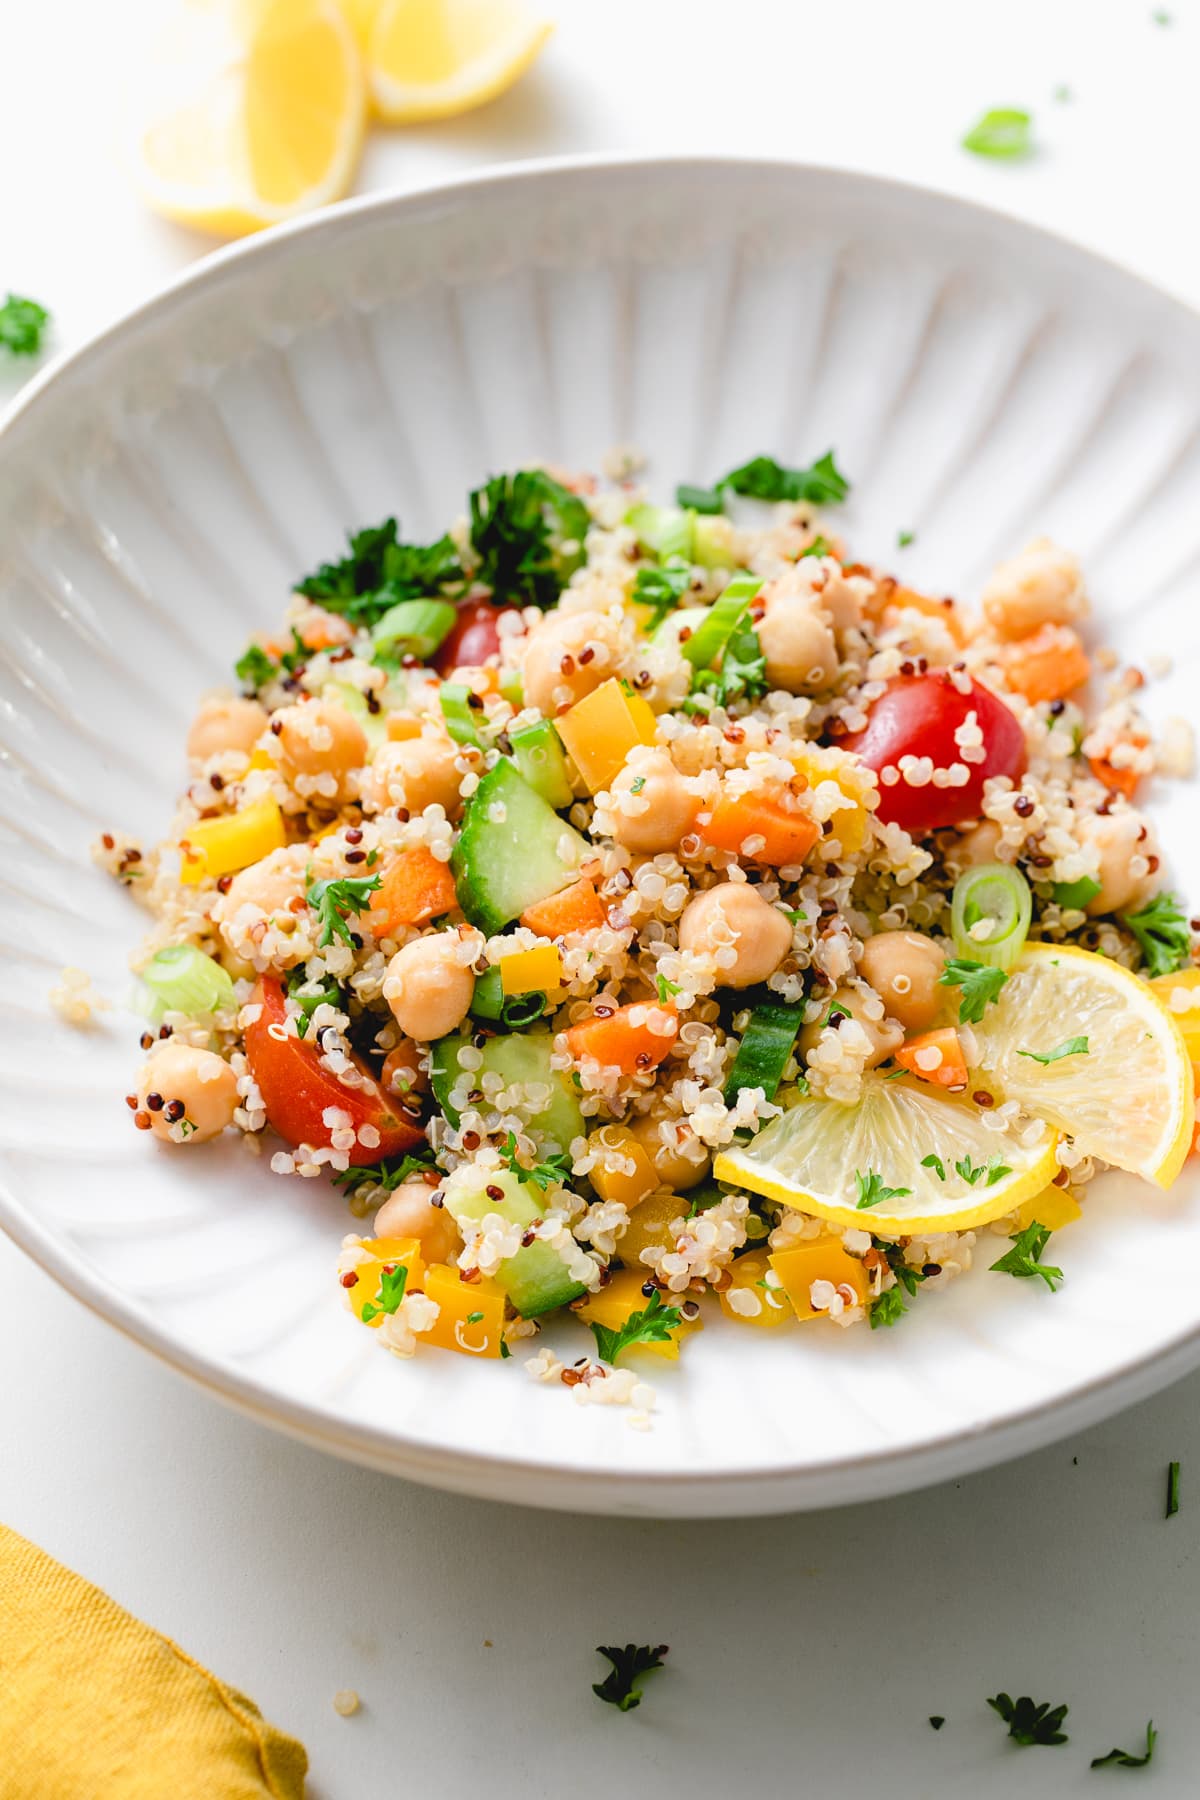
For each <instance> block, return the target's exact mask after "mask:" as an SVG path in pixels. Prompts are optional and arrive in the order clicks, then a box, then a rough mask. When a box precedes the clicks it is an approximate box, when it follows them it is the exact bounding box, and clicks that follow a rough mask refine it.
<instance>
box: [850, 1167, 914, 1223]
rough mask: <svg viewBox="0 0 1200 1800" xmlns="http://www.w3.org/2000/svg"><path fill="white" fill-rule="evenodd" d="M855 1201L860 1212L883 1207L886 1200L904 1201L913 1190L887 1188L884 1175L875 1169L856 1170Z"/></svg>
mask: <svg viewBox="0 0 1200 1800" xmlns="http://www.w3.org/2000/svg"><path fill="white" fill-rule="evenodd" d="M854 1186H855V1193H856V1197H855V1201H854V1204H855V1206H856V1207H857V1208H858V1210H859V1211H860V1212H862V1211H863V1210H864V1209H865V1208H866V1207H869V1206H881V1205H882V1204H883V1202H884V1201H885V1200H902V1199H903V1198H904V1197H905V1195H906V1194H911V1193H912V1189H911V1188H894V1187H887V1186H885V1184H884V1180H883V1177H882V1175H877V1174H876V1173H875V1170H874V1169H855V1171H854Z"/></svg>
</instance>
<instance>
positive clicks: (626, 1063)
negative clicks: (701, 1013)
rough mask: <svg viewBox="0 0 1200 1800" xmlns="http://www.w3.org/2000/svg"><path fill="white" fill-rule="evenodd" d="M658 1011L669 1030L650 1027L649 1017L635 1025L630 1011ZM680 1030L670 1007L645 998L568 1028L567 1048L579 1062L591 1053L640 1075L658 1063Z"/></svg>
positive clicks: (600, 1060)
mask: <svg viewBox="0 0 1200 1800" xmlns="http://www.w3.org/2000/svg"><path fill="white" fill-rule="evenodd" d="M635 1012H636V1013H639V1014H657V1016H658V1020H659V1021H663V1020H665V1021H667V1022H668V1023H669V1030H665V1031H651V1029H650V1026H649V1023H648V1021H647V1020H643V1022H642V1023H641V1024H638V1025H635V1024H634V1023H633V1022H632V1019H631V1017H630V1015H631V1014H632V1013H635ZM678 1033H679V1021H678V1019H677V1018H676V1017H675V1014H674V1013H673V1012H671V1011H670V1010H669V1009H668V1008H667V1007H663V1006H654V1005H652V1004H650V1003H648V1002H646V1001H642V1002H641V1003H640V1004H635V1005H633V1006H618V1007H617V1008H615V1010H614V1011H612V1012H611V1013H609V1014H608V1015H607V1016H603V1015H602V1014H601V1013H600V1012H596V1013H593V1015H592V1017H591V1018H590V1019H584V1020H583V1021H582V1022H581V1023H580V1024H578V1025H572V1026H571V1028H570V1030H569V1031H568V1032H567V1034H566V1037H567V1048H568V1049H569V1050H570V1052H571V1055H572V1056H573V1057H574V1058H575V1061H576V1062H583V1060H584V1059H585V1058H586V1057H592V1058H594V1059H595V1061H596V1062H598V1063H600V1064H601V1065H602V1067H604V1068H611V1067H614V1066H615V1067H616V1068H618V1069H621V1070H623V1071H624V1073H625V1074H626V1075H641V1074H643V1073H645V1071H646V1070H648V1069H653V1068H656V1067H657V1066H658V1064H659V1063H660V1062H661V1061H662V1059H663V1057H664V1056H666V1054H667V1052H668V1051H669V1050H670V1048H671V1045H672V1044H673V1043H674V1042H675V1039H676V1037H677V1036H678Z"/></svg>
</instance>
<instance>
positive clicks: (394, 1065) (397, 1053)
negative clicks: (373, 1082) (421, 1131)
mask: <svg viewBox="0 0 1200 1800" xmlns="http://www.w3.org/2000/svg"><path fill="white" fill-rule="evenodd" d="M379 1085H380V1087H381V1088H382V1089H383V1091H384V1093H385V1094H386V1095H387V1097H388V1099H389V1100H390V1099H392V1098H393V1097H394V1098H395V1099H396V1100H398V1101H399V1103H400V1105H401V1107H402V1108H404V1109H405V1110H406V1111H407V1110H409V1108H411V1107H412V1106H414V1105H415V1101H416V1096H417V1095H418V1094H424V1093H426V1092H428V1089H429V1076H428V1074H427V1073H426V1071H425V1070H424V1069H423V1068H422V1067H421V1052H420V1050H419V1049H418V1048H417V1046H416V1045H415V1044H411V1043H410V1042H409V1041H408V1039H407V1038H405V1039H404V1040H403V1041H402V1042H401V1043H399V1044H397V1045H396V1048H395V1049H394V1050H392V1051H391V1052H390V1053H389V1054H388V1056H387V1058H386V1060H385V1062H384V1065H383V1069H382V1070H381V1072H380V1076H379Z"/></svg>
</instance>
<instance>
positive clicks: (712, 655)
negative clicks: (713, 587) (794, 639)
mask: <svg viewBox="0 0 1200 1800" xmlns="http://www.w3.org/2000/svg"><path fill="white" fill-rule="evenodd" d="M761 586H762V582H761V580H760V579H759V577H758V576H757V575H735V576H734V578H733V580H732V581H731V582H730V584H729V586H728V587H727V588H726V589H725V592H724V593H723V594H722V595H721V597H720V599H719V600H717V601H716V602H715V604H714V605H712V606H710V607H709V609H708V612H707V614H706V615H705V618H704V621H703V623H702V624H700V625H699V626H697V628H696V630H695V631H694V632H693V633H692V635H691V637H690V638H688V640H687V642H686V643H684V644H681V645H680V646H679V647H680V649H681V650H682V652H683V654H684V655H685V656H686V657H687V659H688V661H689V662H690V663H691V664H692V665H693V667H694V668H697V669H711V668H712V666H713V664H714V663H715V662H716V660H717V658H718V656H720V654H721V652H722V650H724V648H725V646H726V644H727V643H728V642H729V640H730V638H731V637H732V636H733V634H734V632H735V631H736V630H737V628H738V626H739V625H740V624H741V622H742V617H743V614H744V613H745V611H746V609H747V607H748V606H749V605H750V602H751V601H752V600H753V598H754V596H755V594H757V592H758V590H759V588H760V587H761Z"/></svg>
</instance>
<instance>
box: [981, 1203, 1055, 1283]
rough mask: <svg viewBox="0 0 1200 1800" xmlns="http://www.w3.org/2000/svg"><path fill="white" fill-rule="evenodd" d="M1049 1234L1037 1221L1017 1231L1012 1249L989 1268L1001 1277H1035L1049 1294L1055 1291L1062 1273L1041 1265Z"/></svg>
mask: <svg viewBox="0 0 1200 1800" xmlns="http://www.w3.org/2000/svg"><path fill="white" fill-rule="evenodd" d="M1049 1238H1050V1232H1049V1230H1048V1229H1047V1227H1046V1226H1045V1225H1039V1224H1038V1222H1037V1220H1036V1219H1034V1220H1033V1222H1032V1223H1031V1224H1029V1225H1027V1226H1026V1227H1025V1229H1024V1231H1019V1232H1018V1233H1017V1235H1016V1237H1015V1238H1014V1239H1013V1240H1012V1249H1011V1250H1006V1251H1005V1253H1004V1255H1003V1256H1002V1257H1001V1258H1000V1260H999V1261H998V1262H994V1263H993V1264H992V1265H991V1266H992V1268H993V1269H996V1270H998V1271H999V1272H1000V1274H1001V1275H1037V1276H1040V1277H1041V1279H1042V1280H1043V1281H1044V1282H1045V1284H1046V1286H1047V1287H1048V1288H1049V1289H1050V1292H1051V1293H1053V1292H1054V1291H1055V1283H1056V1282H1058V1281H1061V1280H1062V1278H1063V1272H1062V1270H1061V1269H1056V1268H1055V1267H1054V1265H1053V1264H1052V1263H1043V1261H1042V1251H1043V1250H1044V1249H1045V1248H1046V1245H1047V1243H1048V1242H1049Z"/></svg>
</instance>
